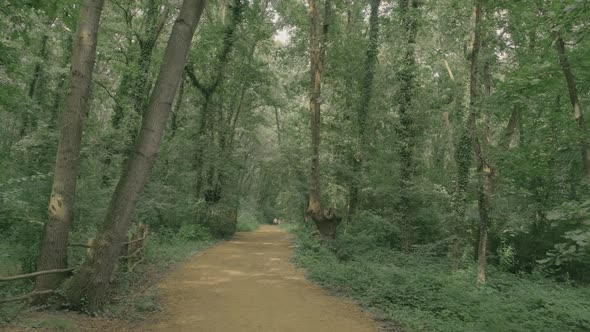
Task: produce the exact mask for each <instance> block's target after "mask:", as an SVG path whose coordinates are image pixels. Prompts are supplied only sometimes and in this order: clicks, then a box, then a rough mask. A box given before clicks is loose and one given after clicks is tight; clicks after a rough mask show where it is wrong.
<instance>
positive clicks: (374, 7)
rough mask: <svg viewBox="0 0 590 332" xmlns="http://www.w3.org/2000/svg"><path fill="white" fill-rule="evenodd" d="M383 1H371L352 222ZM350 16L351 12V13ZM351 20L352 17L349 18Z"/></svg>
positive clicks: (350, 207) (350, 209)
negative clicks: (380, 7)
mask: <svg viewBox="0 0 590 332" xmlns="http://www.w3.org/2000/svg"><path fill="white" fill-rule="evenodd" d="M380 5H381V0H371V14H370V16H369V46H368V47H367V58H366V62H365V75H364V76H363V82H362V85H361V97H360V103H359V107H358V113H357V115H358V118H357V120H358V133H357V140H358V142H357V151H356V153H355V155H354V156H353V158H352V163H353V179H352V182H351V187H350V196H349V201H348V219H347V222H352V221H353V220H354V219H355V218H356V215H357V213H358V206H359V200H360V195H359V194H360V186H361V179H362V177H363V166H364V162H365V154H366V151H367V145H368V144H367V134H368V133H367V121H368V118H369V108H370V106H371V98H372V96H373V79H374V77H375V66H376V64H377V55H378V53H379V6H380ZM349 15H350V12H349ZM348 19H349V20H350V16H349V18H348Z"/></svg>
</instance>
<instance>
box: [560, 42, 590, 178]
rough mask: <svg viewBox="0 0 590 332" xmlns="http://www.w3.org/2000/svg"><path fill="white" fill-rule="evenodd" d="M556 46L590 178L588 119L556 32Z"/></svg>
mask: <svg viewBox="0 0 590 332" xmlns="http://www.w3.org/2000/svg"><path fill="white" fill-rule="evenodd" d="M555 47H556V48H557V53H558V55H559V62H560V64H561V69H562V70H563V74H564V76H565V81H566V83H567V90H568V93H569V96H570V103H571V104H572V107H573V109H574V116H575V117H576V122H577V123H578V128H579V129H580V141H579V144H580V149H581V151H582V165H583V167H584V176H585V177H586V179H589V180H590V142H588V138H587V137H588V130H587V128H586V121H585V120H584V113H583V112H582V106H580V99H579V98H578V90H577V88H576V79H575V77H574V74H573V73H572V69H571V66H570V62H569V59H568V57H567V54H566V53H565V43H564V42H563V38H562V37H561V35H559V34H556V41H555Z"/></svg>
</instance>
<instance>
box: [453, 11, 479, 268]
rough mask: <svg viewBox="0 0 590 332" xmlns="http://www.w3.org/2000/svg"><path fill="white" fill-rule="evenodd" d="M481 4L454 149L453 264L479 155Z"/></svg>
mask: <svg viewBox="0 0 590 332" xmlns="http://www.w3.org/2000/svg"><path fill="white" fill-rule="evenodd" d="M481 1H482V0H474V4H473V14H472V18H471V20H472V22H471V28H472V30H471V44H470V52H469V54H468V62H469V75H468V77H467V84H466V85H465V87H466V93H465V98H464V105H463V108H464V110H465V111H464V113H465V115H466V123H465V127H464V128H463V130H462V132H461V135H460V137H459V144H458V146H457V155H456V157H455V160H456V162H457V188H456V190H455V194H454V195H453V210H454V214H455V219H456V223H455V234H454V235H455V240H454V241H453V247H452V249H451V251H452V252H451V254H452V256H453V259H454V260H455V262H458V261H459V259H460V258H461V254H462V248H463V245H464V241H465V239H466V238H467V237H468V233H469V232H468V229H469V226H468V225H467V224H466V223H465V209H466V204H467V188H468V185H469V168H470V166H471V160H472V158H473V155H472V153H473V151H475V154H476V156H479V155H480V153H481V149H480V145H479V139H478V138H477V128H476V119H477V109H476V99H477V95H478V84H477V78H478V55H479V48H480V39H481V38H480V29H481V27H480V21H481V16H482V3H481Z"/></svg>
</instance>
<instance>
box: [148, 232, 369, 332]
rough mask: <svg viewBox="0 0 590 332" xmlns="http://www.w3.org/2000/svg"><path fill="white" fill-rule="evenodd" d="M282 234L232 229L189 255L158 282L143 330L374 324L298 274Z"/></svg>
mask: <svg viewBox="0 0 590 332" xmlns="http://www.w3.org/2000/svg"><path fill="white" fill-rule="evenodd" d="M290 246H291V243H290V241H289V235H288V234H287V233H285V232H284V231H282V230H280V229H279V228H278V227H276V226H262V227H261V228H260V229H259V230H257V231H255V232H249V233H239V234H238V235H237V236H235V237H234V238H233V239H232V240H231V241H228V242H225V243H223V244H221V245H219V246H216V247H214V248H211V249H209V250H207V251H205V252H203V253H202V254H200V255H196V256H195V257H194V258H193V259H192V260H191V261H190V262H189V263H187V264H185V265H184V266H182V267H180V268H179V269H178V270H176V271H174V272H172V273H171V274H170V275H169V276H168V277H166V278H165V279H164V280H163V281H162V282H161V283H160V284H159V288H160V293H161V296H162V308H163V310H162V312H160V313H158V314H157V315H156V316H155V317H153V323H152V324H145V325H148V326H145V325H144V326H143V327H142V328H141V330H144V331H203V332H217V331H220V332H221V331H223V332H234V331H236V332H238V331H239V332H249V331H252V332H254V331H256V332H271V331H272V332H289V331H301V332H313V331H318V332H320V331H321V332H329V331H334V332H349V331H350V332H353V331H354V332H364V331H376V330H377V328H376V325H375V323H374V322H373V321H372V320H371V319H370V318H369V317H368V316H367V315H366V314H365V313H363V312H362V311H361V310H360V309H358V308H357V307H356V306H354V305H353V304H352V303H350V302H348V301H346V300H344V299H341V298H338V297H334V296H330V295H329V294H328V293H326V292H325V291H324V290H322V289H321V288H319V287H318V286H316V285H313V284H312V283H310V282H309V281H307V280H305V277H304V272H303V271H302V270H298V269H296V268H295V267H294V266H293V265H292V264H291V263H289V258H290V257H291V255H292V249H291V247H290Z"/></svg>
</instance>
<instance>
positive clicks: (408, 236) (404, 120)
mask: <svg viewBox="0 0 590 332" xmlns="http://www.w3.org/2000/svg"><path fill="white" fill-rule="evenodd" d="M417 8H418V2H417V0H403V1H401V2H400V10H401V15H402V25H403V29H404V32H405V38H406V45H405V54H404V59H403V67H402V68H403V69H402V70H401V72H400V74H399V77H400V95H399V96H398V98H397V99H398V102H399V116H400V124H401V126H400V130H399V136H400V137H399V138H400V146H399V155H400V183H399V188H400V201H399V206H398V210H399V212H400V217H401V226H402V230H401V232H402V235H401V238H402V243H401V247H402V250H403V251H404V252H406V253H407V252H409V251H410V246H411V245H412V242H413V238H414V235H413V228H412V227H413V225H412V224H413V223H412V221H411V208H410V204H411V202H410V195H411V193H412V177H413V175H414V161H413V156H412V148H413V146H414V134H413V132H414V129H413V120H412V115H411V113H410V112H411V111H412V100H413V97H414V89H415V76H416V45H415V44H416V33H417V30H418V24H417V19H416V15H417V14H418V13H417Z"/></svg>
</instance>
